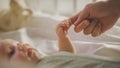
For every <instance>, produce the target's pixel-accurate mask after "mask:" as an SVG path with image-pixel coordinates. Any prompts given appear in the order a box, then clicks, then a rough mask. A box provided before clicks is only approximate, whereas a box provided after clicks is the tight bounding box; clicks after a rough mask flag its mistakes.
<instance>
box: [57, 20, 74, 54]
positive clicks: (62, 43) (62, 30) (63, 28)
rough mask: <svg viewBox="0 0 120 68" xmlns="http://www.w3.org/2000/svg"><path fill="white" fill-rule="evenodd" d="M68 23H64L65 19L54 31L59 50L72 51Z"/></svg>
mask: <svg viewBox="0 0 120 68" xmlns="http://www.w3.org/2000/svg"><path fill="white" fill-rule="evenodd" d="M68 29H69V25H67V24H66V21H64V22H62V23H60V24H58V25H57V29H56V33H57V36H58V45H59V51H67V52H72V53H74V52H75V50H74V47H73V44H72V42H71V40H70V37H69V36H68Z"/></svg>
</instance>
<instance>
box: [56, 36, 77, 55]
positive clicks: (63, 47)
mask: <svg viewBox="0 0 120 68" xmlns="http://www.w3.org/2000/svg"><path fill="white" fill-rule="evenodd" d="M58 45H59V51H66V52H71V53H74V52H75V50H74V46H73V44H72V42H71V40H70V37H69V36H67V37H58Z"/></svg>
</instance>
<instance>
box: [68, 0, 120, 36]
mask: <svg viewBox="0 0 120 68" xmlns="http://www.w3.org/2000/svg"><path fill="white" fill-rule="evenodd" d="M113 1H114V2H113ZM118 1H119V2H118ZM119 4H120V0H110V1H101V2H96V3H91V4H88V5H87V6H86V7H85V8H84V9H83V10H82V11H81V12H80V13H78V14H77V15H75V16H73V17H71V18H70V19H69V21H70V23H72V24H74V25H75V28H74V31H75V32H80V31H82V30H83V32H84V34H85V35H89V34H91V35H92V36H93V37H96V36H99V35H101V34H102V33H104V32H105V31H107V30H108V29H110V28H112V26H113V25H114V24H115V23H116V21H117V20H118V18H119V16H120V15H119V14H120V8H119V7H120V5H119Z"/></svg>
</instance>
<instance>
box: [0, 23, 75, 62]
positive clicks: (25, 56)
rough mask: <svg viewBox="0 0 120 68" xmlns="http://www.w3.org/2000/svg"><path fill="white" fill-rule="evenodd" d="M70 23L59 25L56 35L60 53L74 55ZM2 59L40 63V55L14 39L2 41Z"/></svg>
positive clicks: (0, 47) (0, 44)
mask: <svg viewBox="0 0 120 68" xmlns="http://www.w3.org/2000/svg"><path fill="white" fill-rule="evenodd" d="M67 22H68V21H64V22H61V23H60V24H58V25H57V28H56V33H57V36H58V48H59V51H65V52H71V53H74V52H75V50H74V47H73V44H72V42H71V40H70V38H69V36H68V29H69V24H65V23H67ZM0 58H4V59H5V60H7V61H8V62H13V63H14V62H22V63H23V64H24V63H28V64H29V63H30V64H31V63H32V64H36V63H38V62H39V61H40V59H41V55H40V53H39V52H38V51H37V50H36V49H35V48H33V47H31V46H30V45H29V44H25V43H19V42H17V41H15V40H12V39H5V40H0Z"/></svg>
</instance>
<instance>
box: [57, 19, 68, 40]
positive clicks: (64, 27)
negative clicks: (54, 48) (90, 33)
mask: <svg viewBox="0 0 120 68" xmlns="http://www.w3.org/2000/svg"><path fill="white" fill-rule="evenodd" d="M69 27H70V26H69V25H68V24H67V21H63V22H61V23H59V24H58V25H57V28H56V33H57V36H58V37H60V38H64V37H66V36H67V34H68V29H69Z"/></svg>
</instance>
